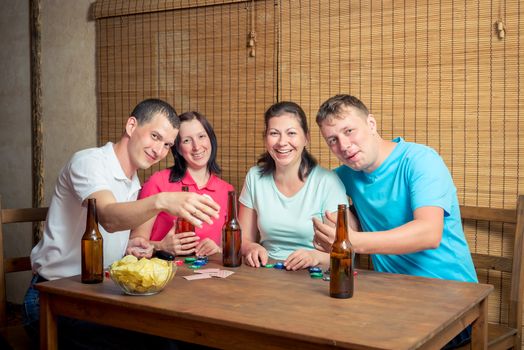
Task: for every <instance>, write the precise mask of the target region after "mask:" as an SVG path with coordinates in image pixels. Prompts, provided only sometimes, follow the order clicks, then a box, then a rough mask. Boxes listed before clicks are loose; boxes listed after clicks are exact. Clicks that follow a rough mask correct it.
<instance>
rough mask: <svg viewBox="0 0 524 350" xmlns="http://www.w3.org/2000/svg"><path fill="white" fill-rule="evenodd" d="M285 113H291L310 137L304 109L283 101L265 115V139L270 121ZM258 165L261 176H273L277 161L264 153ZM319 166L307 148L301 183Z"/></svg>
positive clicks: (300, 170)
mask: <svg viewBox="0 0 524 350" xmlns="http://www.w3.org/2000/svg"><path fill="white" fill-rule="evenodd" d="M284 113H290V114H293V115H295V116H296V117H297V119H298V123H299V124H300V127H301V128H302V131H304V134H305V135H306V137H307V135H308V132H309V129H308V126H307V119H306V113H304V111H303V110H302V108H301V107H300V106H299V105H298V104H296V103H295V102H289V101H282V102H278V103H275V104H274V105H272V106H271V107H269V108H268V110H267V111H266V113H264V126H265V129H264V137H266V136H267V127H268V125H269V119H271V118H275V117H280V116H281V115H282V114H284ZM257 165H258V166H260V168H261V169H260V175H261V176H263V175H269V174H273V173H274V172H275V169H276V165H275V160H274V159H273V158H271V155H270V154H269V152H268V151H266V152H264V153H263V154H262V155H261V156H260V158H258V161H257ZM316 165H317V160H316V159H315V158H314V157H313V156H312V155H311V154H310V153H309V152H308V150H307V149H306V148H304V150H303V151H302V154H301V160H300V167H299V168H298V178H299V179H300V181H304V178H305V177H307V176H308V175H309V174H310V173H311V171H312V170H313V168H314V167H315V166H316Z"/></svg>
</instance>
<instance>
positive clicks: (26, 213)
mask: <svg viewBox="0 0 524 350" xmlns="http://www.w3.org/2000/svg"><path fill="white" fill-rule="evenodd" d="M47 209H48V208H21V209H3V208H2V202H1V198H0V326H5V325H6V324H7V295H6V278H5V275H6V274H7V273H11V272H19V271H28V270H31V260H30V259H29V255H28V256H23V257H14V258H5V256H4V248H5V247H4V224H11V223H17V222H40V221H45V220H46V216H47ZM31 233H32V232H28V234H29V235H31ZM28 254H29V252H28ZM28 285H29V281H28Z"/></svg>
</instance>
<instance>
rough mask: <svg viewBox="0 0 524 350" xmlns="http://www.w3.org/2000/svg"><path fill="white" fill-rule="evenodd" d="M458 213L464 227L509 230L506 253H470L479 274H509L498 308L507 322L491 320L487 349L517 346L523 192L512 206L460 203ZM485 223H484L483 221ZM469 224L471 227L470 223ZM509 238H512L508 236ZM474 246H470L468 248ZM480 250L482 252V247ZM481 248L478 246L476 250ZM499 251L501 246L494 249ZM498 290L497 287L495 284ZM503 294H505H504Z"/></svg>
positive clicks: (523, 283)
mask: <svg viewBox="0 0 524 350" xmlns="http://www.w3.org/2000/svg"><path fill="white" fill-rule="evenodd" d="M460 214H461V217H462V224H463V225H464V229H465V230H466V228H467V227H468V225H475V226H476V227H478V225H484V227H486V228H488V229H489V228H490V225H499V226H500V228H501V229H502V228H503V227H502V225H507V226H506V227H505V228H506V229H505V230H504V231H503V232H504V234H506V233H511V235H512V236H513V238H512V241H513V245H512V246H513V247H512V250H511V251H510V252H508V253H507V254H506V255H504V254H500V253H496V254H495V253H491V252H483V253H480V252H472V253H471V255H472V257H473V262H474V264H475V268H476V270H477V274H478V275H479V280H480V282H481V283H490V281H483V280H482V278H481V276H483V275H487V274H488V271H489V272H491V271H498V272H499V273H500V275H501V276H503V275H509V278H510V284H509V293H507V294H509V296H507V297H506V296H502V297H501V302H500V306H499V308H500V309H501V310H507V315H508V316H507V324H506V323H505V322H504V323H502V324H501V323H492V322H490V323H489V325H488V347H489V349H511V348H514V349H520V348H521V346H522V345H521V339H522V298H523V295H522V294H523V293H524V266H523V263H524V260H523V258H522V252H523V251H524V195H520V196H518V198H517V205H516V208H515V209H496V208H485V207H473V206H460ZM482 223H484V224H482ZM470 227H471V226H470ZM508 239H511V238H508ZM471 248H473V247H471ZM480 248H483V249H482V250H483V251H485V247H480ZM478 250H479V251H480V249H478ZM497 250H500V249H497ZM495 288H496V289H497V286H495ZM507 294H506V295H507Z"/></svg>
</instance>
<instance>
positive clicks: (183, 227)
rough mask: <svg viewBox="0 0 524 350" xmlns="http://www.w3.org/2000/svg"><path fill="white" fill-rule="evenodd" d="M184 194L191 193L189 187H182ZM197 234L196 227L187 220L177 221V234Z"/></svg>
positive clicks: (178, 219) (180, 218)
mask: <svg viewBox="0 0 524 350" xmlns="http://www.w3.org/2000/svg"><path fill="white" fill-rule="evenodd" d="M182 192H189V187H187V186H182ZM182 232H195V226H194V225H193V224H192V223H190V222H189V221H187V220H186V219H184V218H182V217H179V218H177V219H176V231H175V233H182Z"/></svg>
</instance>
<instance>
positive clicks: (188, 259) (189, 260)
mask: <svg viewBox="0 0 524 350" xmlns="http://www.w3.org/2000/svg"><path fill="white" fill-rule="evenodd" d="M195 261H196V258H185V259H184V262H185V263H186V264H190V263H194V262H195Z"/></svg>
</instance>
